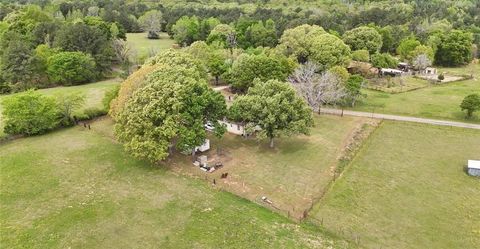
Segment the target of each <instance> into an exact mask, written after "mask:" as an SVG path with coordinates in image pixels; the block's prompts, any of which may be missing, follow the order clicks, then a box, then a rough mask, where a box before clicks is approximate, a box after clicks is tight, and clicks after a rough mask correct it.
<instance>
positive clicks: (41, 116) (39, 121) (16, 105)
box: [2, 90, 58, 135]
mask: <svg viewBox="0 0 480 249" xmlns="http://www.w3.org/2000/svg"><path fill="white" fill-rule="evenodd" d="M2 109H3V112H2V116H3V119H4V124H5V129H4V131H5V133H7V134H11V135H38V134H43V133H45V132H47V131H49V130H51V129H53V128H55V127H56V126H57V124H58V110H57V106H56V102H55V99H54V98H52V97H47V96H44V95H41V94H40V93H38V92H35V91H33V90H30V91H27V92H25V93H21V94H18V95H15V96H11V97H8V98H6V99H5V100H4V101H3V103H2Z"/></svg>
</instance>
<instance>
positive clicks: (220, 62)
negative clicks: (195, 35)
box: [187, 41, 229, 84]
mask: <svg viewBox="0 0 480 249" xmlns="http://www.w3.org/2000/svg"><path fill="white" fill-rule="evenodd" d="M187 52H188V53H189V54H191V55H192V56H193V57H194V58H196V59H198V60H200V61H201V62H202V63H203V65H204V66H205V67H206V68H207V70H208V72H209V73H210V74H211V75H212V76H213V77H214V78H215V84H218V82H219V77H220V76H221V75H222V74H224V73H225V72H226V71H227V70H228V68H229V67H228V64H227V57H226V55H225V51H224V50H223V49H215V48H213V47H210V46H208V45H207V44H206V43H205V42H204V41H196V42H194V43H192V45H190V46H189V47H188V48H187Z"/></svg>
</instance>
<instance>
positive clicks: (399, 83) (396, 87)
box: [367, 76, 430, 93]
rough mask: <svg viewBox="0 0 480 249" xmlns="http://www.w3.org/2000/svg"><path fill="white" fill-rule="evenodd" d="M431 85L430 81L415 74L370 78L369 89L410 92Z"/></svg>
mask: <svg viewBox="0 0 480 249" xmlns="http://www.w3.org/2000/svg"><path fill="white" fill-rule="evenodd" d="M428 86H430V82H428V81H427V80H424V79H419V78H416V77H413V76H405V77H397V78H375V79H372V80H370V82H369V84H368V85H367V88H368V89H372V90H377V91H381V92H386V93H401V92H408V91H412V90H416V89H420V88H424V87H428Z"/></svg>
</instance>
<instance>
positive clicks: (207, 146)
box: [195, 139, 210, 152]
mask: <svg viewBox="0 0 480 249" xmlns="http://www.w3.org/2000/svg"><path fill="white" fill-rule="evenodd" d="M209 149H210V140H209V139H205V142H204V143H203V144H202V145H200V146H198V147H195V151H200V152H205V151H207V150H209Z"/></svg>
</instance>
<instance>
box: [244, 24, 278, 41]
mask: <svg viewBox="0 0 480 249" xmlns="http://www.w3.org/2000/svg"><path fill="white" fill-rule="evenodd" d="M276 32H277V31H276V28H275V22H274V21H273V20H272V19H269V20H267V21H266V22H265V24H264V23H263V21H258V22H257V23H254V24H252V25H251V26H250V27H248V28H247V30H246V34H245V36H246V40H247V41H248V42H249V46H250V47H272V48H273V47H275V45H276V43H277V34H276Z"/></svg>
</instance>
